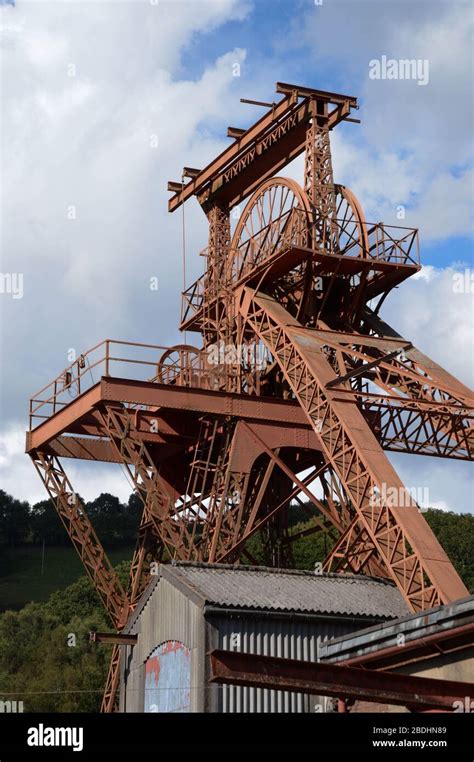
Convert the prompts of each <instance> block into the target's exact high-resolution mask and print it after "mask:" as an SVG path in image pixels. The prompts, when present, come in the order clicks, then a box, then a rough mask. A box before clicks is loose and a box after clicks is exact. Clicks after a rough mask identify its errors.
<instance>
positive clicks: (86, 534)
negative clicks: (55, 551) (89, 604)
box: [31, 452, 129, 627]
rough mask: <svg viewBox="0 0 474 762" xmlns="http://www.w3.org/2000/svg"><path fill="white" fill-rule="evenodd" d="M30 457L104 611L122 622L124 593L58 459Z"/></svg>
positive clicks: (125, 611) (125, 607)
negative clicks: (99, 598)
mask: <svg viewBox="0 0 474 762" xmlns="http://www.w3.org/2000/svg"><path fill="white" fill-rule="evenodd" d="M31 458H32V461H33V463H34V465H35V467H36V470H37V471H38V473H39V475H40V476H41V479H42V481H43V483H44V486H45V487H46V490H47V491H48V494H49V496H50V498H51V500H52V502H53V504H54V507H55V509H56V511H57V513H58V515H59V518H60V519H61V521H62V523H63V524H64V526H65V528H66V531H67V533H68V535H69V537H70V538H71V541H72V543H73V545H74V547H75V549H76V550H77V552H78V554H79V557H80V559H81V561H82V563H83V565H84V568H85V570H86V572H87V574H88V575H89V577H90V579H91V580H92V583H93V584H94V587H95V589H96V591H97V593H98V594H99V596H100V597H101V599H102V602H103V604H104V606H105V609H106V611H107V613H108V615H109V616H110V618H111V620H112V622H113V624H114V625H115V627H121V626H123V624H124V623H125V621H126V619H127V616H128V611H129V600H128V597H127V595H126V593H125V590H124V589H123V587H122V584H121V583H120V580H119V578H118V576H117V573H116V571H115V569H114V568H113V566H112V564H111V563H110V561H109V559H108V557H107V555H106V553H105V550H104V548H103V547H102V545H101V543H100V541H99V538H98V537H97V535H96V533H95V531H94V528H93V526H92V524H91V522H90V520H89V517H88V515H87V513H86V510H85V508H84V505H83V504H82V503H81V501H80V500H79V498H78V496H77V495H76V493H75V492H74V490H73V488H72V486H71V483H70V481H69V479H68V477H67V475H66V473H65V471H64V469H63V467H62V465H61V463H60V461H59V460H58V459H57V458H55V457H52V456H50V455H45V454H44V453H42V452H36V453H34V454H32V455H31Z"/></svg>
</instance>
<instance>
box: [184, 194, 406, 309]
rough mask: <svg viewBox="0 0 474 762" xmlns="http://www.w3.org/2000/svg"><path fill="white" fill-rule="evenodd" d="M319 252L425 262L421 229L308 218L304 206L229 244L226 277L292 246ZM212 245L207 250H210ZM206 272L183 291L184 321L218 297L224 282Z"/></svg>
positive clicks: (238, 279) (240, 275) (235, 280)
mask: <svg viewBox="0 0 474 762" xmlns="http://www.w3.org/2000/svg"><path fill="white" fill-rule="evenodd" d="M292 248H293V249H301V250H307V251H308V252H311V251H314V253H315V256H316V257H317V254H324V255H337V256H347V257H351V258H357V259H360V260H363V261H364V262H370V261H373V262H384V263H387V264H392V265H394V266H400V265H408V266H411V267H414V268H415V267H416V268H418V267H419V266H420V252H419V244H418V230H417V229H416V228H406V227H402V226H398V225H385V224H384V223H382V222H379V223H372V222H361V223H358V222H353V223H351V224H350V225H348V223H347V220H343V219H329V220H328V221H327V222H325V224H324V225H320V224H318V223H317V222H309V220H308V215H307V213H306V212H305V211H303V210H302V209H291V210H288V211H287V212H285V213H284V214H282V215H281V216H280V217H278V218H276V219H274V220H272V221H271V223H269V224H268V225H265V226H264V227H262V228H261V230H259V231H258V232H257V233H255V235H253V236H252V237H251V238H249V239H248V240H246V241H244V242H242V243H241V245H240V246H239V247H238V248H232V249H229V253H228V258H227V263H226V268H225V272H224V277H223V280H225V281H226V282H227V283H232V284H234V285H237V284H240V283H242V282H244V281H245V280H246V279H247V278H249V277H250V276H251V274H252V273H254V272H256V271H257V269H261V268H263V267H264V266H266V265H269V264H271V263H272V261H274V260H276V259H277V258H278V257H280V256H282V255H284V253H285V252H286V251H288V250H290V249H292ZM206 251H207V250H206ZM220 285H221V286H222V285H223V284H219V283H214V282H211V281H210V279H209V275H208V273H204V274H203V275H201V277H200V278H198V279H197V280H196V281H194V283H192V284H191V285H190V286H189V287H188V288H187V289H186V290H185V291H184V292H183V294H182V313H181V321H182V323H183V324H184V323H186V322H187V321H188V320H191V319H192V318H193V317H194V316H195V315H196V314H198V313H200V312H201V310H202V308H203V307H204V306H205V305H206V304H207V305H209V303H210V302H211V301H212V299H216V298H217V297H218V295H219V286H220Z"/></svg>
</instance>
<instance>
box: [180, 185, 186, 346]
mask: <svg viewBox="0 0 474 762" xmlns="http://www.w3.org/2000/svg"><path fill="white" fill-rule="evenodd" d="M181 182H182V183H184V173H183V174H182V175H181ZM184 207H185V204H184V202H183V203H182V204H181V247H182V256H183V293H184V292H185V291H186V218H185V214H184ZM184 343H185V344H186V343H187V339H186V331H184Z"/></svg>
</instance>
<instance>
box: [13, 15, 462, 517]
mask: <svg viewBox="0 0 474 762" xmlns="http://www.w3.org/2000/svg"><path fill="white" fill-rule="evenodd" d="M472 8H473V6H472V4H471V3H470V2H464V0H450V1H449V2H442V1H441V0H433V1H431V2H428V0H421V1H418V2H417V0H410V1H408V0H402V1H401V2H400V1H399V0H344V1H343V0H323V3H322V4H321V5H316V4H315V3H314V2H312V0H272V2H268V1H267V0H253V2H252V1H251V0H187V2H184V0H172V2H170V1H169V0H160V2H158V3H157V4H153V5H152V4H151V3H150V2H149V0H145V2H138V0H134V1H133V2H114V0H109V1H107V0H104V1H102V2H71V1H70V0H63V1H62V0H57V1H56V2H48V0H39V1H38V2H25V1H24V0H18V1H17V2H16V4H15V7H12V6H11V5H5V4H3V7H2V8H1V21H0V26H1V33H0V46H1V53H0V55H1V63H2V66H1V71H0V77H1V85H2V113H1V116H2V127H3V136H2V144H1V145H2V152H1V156H0V164H1V166H0V171H1V177H2V185H1V188H0V190H1V191H2V192H3V193H2V198H1V199H0V211H1V214H2V228H1V252H2V271H3V272H17V271H20V272H21V273H22V274H23V275H24V297H23V298H22V299H18V300H13V299H12V298H10V297H9V296H8V295H5V294H3V295H2V297H1V299H0V312H1V318H2V321H3V322H2V325H3V328H2V331H1V349H2V356H3V363H2V416H1V419H0V480H1V483H2V484H3V485H4V489H9V490H10V491H11V492H14V493H15V494H17V495H18V497H27V498H28V499H35V498H36V499H39V498H40V497H42V492H41V485H40V484H39V483H38V479H37V477H36V474H35V473H34V472H33V470H32V467H31V464H30V463H29V462H28V461H27V459H25V457H24V455H23V442H24V430H25V426H26V407H27V400H28V398H29V396H30V395H31V393H32V392H33V391H35V390H36V389H39V388H41V387H42V386H43V385H44V384H45V383H46V382H47V381H49V380H50V379H51V378H52V377H53V376H54V375H56V374H57V373H59V372H60V371H61V370H62V368H64V367H65V366H66V365H67V364H68V360H67V353H68V350H69V349H70V348H71V347H72V348H74V349H75V350H76V351H77V353H80V352H82V351H83V350H84V349H87V347H90V346H92V345H94V344H95V343H96V342H98V341H100V340H102V339H103V338H105V337H106V336H109V337H117V338H123V339H128V340H132V341H140V340H141V341H149V342H154V343H160V344H174V343H178V342H180V341H181V340H182V337H181V336H180V334H179V332H178V330H177V324H178V318H179V311H180V291H181V283H182V270H181V216H180V213H177V214H174V215H169V214H168V213H167V211H166V207H167V200H168V195H169V194H168V193H167V191H166V183H167V181H168V180H170V179H173V180H179V178H180V174H181V170H182V167H183V166H186V165H187V166H197V167H199V166H204V165H205V164H206V163H207V162H208V161H210V160H211V159H212V157H213V156H215V155H216V154H217V153H218V152H220V151H221V150H222V149H223V148H224V147H225V146H226V145H228V143H229V140H228V138H226V137H225V130H226V127H227V126H228V125H232V126H241V127H246V126H248V125H249V124H250V123H251V122H252V121H253V120H254V119H255V118H257V117H258V116H259V115H260V114H261V109H259V108H253V107H250V106H248V105H244V104H241V103H240V102H239V99H240V98H241V97H247V98H256V99H261V100H265V101H267V100H268V101H271V100H272V99H276V100H277V99H278V98H279V96H278V95H277V94H276V93H275V91H274V86H275V82H276V81H278V80H282V81H286V82H295V83H301V84H303V85H308V86H313V87H317V88H320V89H325V90H334V91H340V92H347V93H350V94H353V95H356V96H357V97H358V98H359V103H360V111H359V112H358V114H357V116H358V117H359V118H360V119H361V120H362V123H361V124H360V125H349V124H348V125H340V126H339V127H338V128H337V129H336V130H335V131H334V133H333V135H332V149H333V164H334V174H335V179H336V181H337V182H341V183H344V184H346V185H348V186H349V187H351V189H352V190H353V191H354V192H355V193H356V195H357V196H358V197H359V199H360V200H361V202H362V204H363V207H364V209H365V212H366V217H367V219H368V220H369V221H379V220H384V221H385V222H386V223H390V222H394V223H395V224H405V225H407V226H409V227H419V229H420V243H421V255H422V263H423V264H424V269H423V270H422V273H421V275H420V277H418V278H416V279H415V278H412V279H410V281H409V282H407V283H406V284H405V285H404V286H403V287H402V288H399V289H397V290H396V291H394V292H393V294H392V295H391V296H390V298H389V299H388V300H387V303H386V305H384V309H385V313H384V317H385V318H386V319H387V320H388V321H389V322H391V323H392V324H393V325H394V327H395V328H397V329H398V330H400V332H401V333H403V334H405V335H406V336H407V337H408V338H410V339H411V340H412V341H413V342H414V343H415V344H417V345H419V346H420V348H421V349H422V350H423V351H424V352H425V353H427V354H428V355H430V356H432V357H433V358H434V359H435V360H436V361H438V362H439V363H440V364H441V365H444V366H445V367H446V368H447V369H448V370H449V371H451V372H453V373H454V374H456V375H458V377H459V378H460V379H461V380H463V381H464V382H465V383H467V384H472V383H473V378H474V368H473V353H472V327H471V326H472V324H473V323H474V312H473V294H472V293H471V292H466V293H461V294H456V295H453V287H452V284H453V276H454V275H455V274H456V273H457V272H464V271H465V270H466V268H468V267H472V266H473V265H472V259H473V221H472V207H473V204H472V201H473V173H472V161H473V134H474V125H473V96H472V91H473V81H472V63H473V53H472V50H473V44H472V43H473V10H472ZM381 56H387V57H392V58H394V59H405V58H408V59H416V60H421V61H423V60H428V62H429V82H428V84H427V85H426V86H423V85H419V84H418V82H417V81H400V80H397V81H388V80H380V81H375V80H371V79H370V78H369V62H370V61H371V60H372V59H380V58H381ZM235 63H239V64H240V76H237V77H236V76H233V67H234V65H235ZM71 67H73V68H72V69H71ZM71 72H73V73H71ZM152 135H156V136H158V147H157V148H156V149H152V148H151V147H150V136H152ZM300 170H301V165H298V162H296V164H295V165H294V166H293V167H291V168H290V169H289V171H290V172H291V173H293V175H294V176H295V177H299V178H300ZM71 205H72V206H73V207H74V208H75V209H76V211H77V214H76V217H75V219H74V220H73V221H70V220H69V219H68V218H67V209H68V208H70V207H71ZM400 205H403V206H404V207H405V210H406V217H405V222H404V223H403V222H401V221H400V220H397V219H396V211H397V209H398V207H399V206H400ZM206 230H207V226H206V220H205V217H204V215H203V214H202V211H201V210H200V209H199V207H198V205H197V203H196V202H194V201H191V202H190V203H189V204H187V205H186V237H187V272H188V282H191V281H192V280H193V279H195V278H196V277H198V276H199V275H200V272H201V268H202V259H201V258H200V257H198V256H197V253H198V252H199V251H200V250H201V249H202V248H203V247H204V246H205V245H206ZM152 276H156V277H158V278H159V282H160V288H159V291H158V292H157V293H151V292H150V289H149V287H148V283H149V279H150V277H152ZM402 461H403V462H402ZM400 463H401V465H400V466H399V465H398V464H397V468H399V470H400V473H401V475H402V477H403V478H404V480H405V482H406V483H407V484H408V486H410V485H412V484H415V485H416V483H417V480H419V479H422V480H423V483H427V484H429V485H430V487H431V493H432V498H433V502H434V503H437V504H439V505H441V506H443V507H452V508H453V509H454V510H466V509H468V508H470V506H471V505H472V504H473V502H474V501H473V499H472V498H473V495H472V479H471V478H470V477H469V472H468V470H467V468H468V467H469V466H468V464H462V463H458V464H454V465H453V464H452V463H443V462H441V461H438V462H436V463H432V461H431V459H418V460H417V461H416V464H414V463H413V459H411V461H410V463H408V461H406V465H405V459H403V458H402V459H401V461H400ZM411 464H413V465H411ZM77 474H78V476H80V477H83V478H84V479H85V481H86V487H85V488H81V485H79V487H78V489H79V491H81V492H82V493H83V494H84V495H85V496H86V497H93V496H94V495H95V494H97V492H98V491H100V489H105V488H108V489H109V490H110V491H112V492H116V493H117V494H123V491H124V490H126V491H127V492H128V487H127V485H125V486H124V485H123V484H122V485H121V486H120V485H119V484H118V483H117V481H116V477H115V476H114V475H111V476H109V473H108V472H107V473H106V472H105V471H104V470H101V467H97V468H96V470H95V471H94V473H92V471H88V470H87V469H84V468H82V469H78V471H77ZM453 483H454V486H452V484H453Z"/></svg>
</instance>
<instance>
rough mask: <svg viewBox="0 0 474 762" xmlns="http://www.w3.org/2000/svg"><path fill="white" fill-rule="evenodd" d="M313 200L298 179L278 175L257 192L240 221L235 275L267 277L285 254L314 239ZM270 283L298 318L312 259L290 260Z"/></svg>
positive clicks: (233, 261) (233, 249)
mask: <svg viewBox="0 0 474 762" xmlns="http://www.w3.org/2000/svg"><path fill="white" fill-rule="evenodd" d="M310 225H311V204H310V201H309V199H308V196H307V195H306V193H305V192H304V190H303V188H302V187H301V186H300V185H299V183H297V182H296V181H295V180H291V179H288V178H285V177H273V178H271V179H270V180H266V181H265V182H263V183H262V185H261V186H260V187H259V188H258V189H257V190H256V191H255V193H254V194H253V196H252V197H251V198H250V200H249V201H248V203H247V205H246V207H245V208H244V210H243V212H242V214H241V216H240V219H239V221H238V223H237V226H236V229H235V232H234V235H233V237H232V242H231V246H230V263H229V269H230V274H231V280H232V281H233V282H238V281H240V280H242V279H247V278H249V277H251V276H252V274H255V279H256V280H257V283H258V278H259V277H264V274H265V268H266V266H268V268H270V267H271V266H272V265H274V264H275V262H276V261H277V260H278V257H279V255H280V254H283V253H284V252H285V251H287V250H289V249H291V247H294V248H295V249H297V248H300V249H305V248H308V247H309V244H310ZM275 272H276V273H277V275H276V276H275V277H273V276H270V279H269V280H268V281H267V282H266V283H265V291H266V292H268V293H270V294H271V295H272V296H274V297H275V298H276V299H278V301H279V302H280V303H281V304H282V305H283V306H284V307H285V309H287V310H288V312H290V314H292V315H293V316H295V317H298V316H299V315H300V312H301V310H302V308H303V304H304V300H305V296H306V294H307V291H308V289H309V287H310V283H311V262H310V260H309V258H308V257H306V258H305V259H304V260H303V261H296V262H295V263H294V264H292V263H291V262H289V263H288V268H287V269H286V270H283V271H280V270H275Z"/></svg>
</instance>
